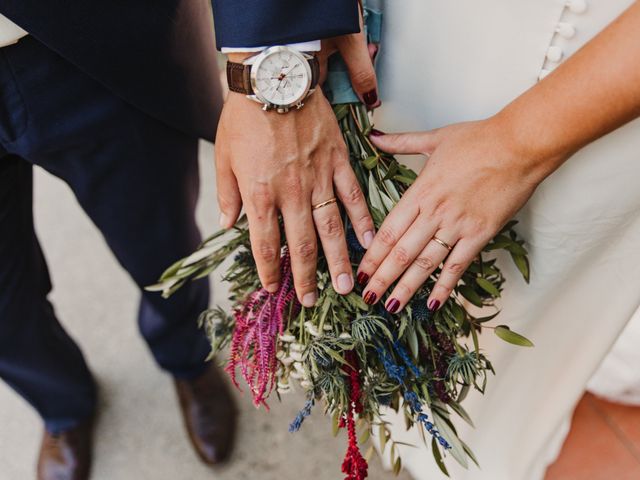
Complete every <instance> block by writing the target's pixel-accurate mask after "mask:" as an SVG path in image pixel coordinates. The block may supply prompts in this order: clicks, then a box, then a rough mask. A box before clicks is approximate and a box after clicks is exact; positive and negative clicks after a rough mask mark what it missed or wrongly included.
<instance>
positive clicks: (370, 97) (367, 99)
mask: <svg viewBox="0 0 640 480" xmlns="http://www.w3.org/2000/svg"><path fill="white" fill-rule="evenodd" d="M362 98H363V99H364V103H366V104H367V105H375V103H376V102H377V101H378V92H377V91H376V90H375V88H374V89H373V90H371V91H370V92H367V93H365V94H364V95H362Z"/></svg>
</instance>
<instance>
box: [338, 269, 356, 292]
mask: <svg viewBox="0 0 640 480" xmlns="http://www.w3.org/2000/svg"><path fill="white" fill-rule="evenodd" d="M337 283H338V290H340V291H339V292H338V293H348V292H349V291H350V290H351V289H352V288H353V277H352V276H351V275H349V274H348V273H341V274H340V275H338V282H337Z"/></svg>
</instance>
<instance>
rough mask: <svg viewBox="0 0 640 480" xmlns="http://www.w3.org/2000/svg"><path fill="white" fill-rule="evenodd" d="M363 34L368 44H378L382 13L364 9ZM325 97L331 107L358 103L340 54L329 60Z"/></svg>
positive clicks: (358, 100) (367, 8)
mask: <svg viewBox="0 0 640 480" xmlns="http://www.w3.org/2000/svg"><path fill="white" fill-rule="evenodd" d="M364 25H365V33H366V35H367V40H368V42H369V43H380V34H381V31H382V12H380V11H379V10H375V9H372V8H369V7H365V9H364ZM324 91H325V95H326V96H327V98H328V99H329V101H330V102H331V103H332V104H333V105H337V104H340V103H358V102H360V99H359V98H358V96H357V95H356V93H355V92H354V91H353V88H351V80H350V79H349V72H348V71H347V66H346V65H345V63H344V60H342V57H341V56H340V54H338V53H336V54H335V55H333V56H332V57H331V58H330V59H329V65H328V73H327V79H326V81H325V84H324Z"/></svg>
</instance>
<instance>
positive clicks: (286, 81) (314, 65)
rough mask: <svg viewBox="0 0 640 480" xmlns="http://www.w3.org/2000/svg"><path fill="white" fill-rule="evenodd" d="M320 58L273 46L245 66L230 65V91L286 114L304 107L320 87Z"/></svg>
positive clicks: (289, 48)
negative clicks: (307, 99)
mask: <svg viewBox="0 0 640 480" xmlns="http://www.w3.org/2000/svg"><path fill="white" fill-rule="evenodd" d="M319 74H320V67H319V63H318V59H317V58H316V57H315V56H313V55H310V54H308V53H305V52H300V51H298V50H296V49H294V48H291V47H287V46H277V47H269V48H267V49H265V50H263V51H262V52H260V53H259V54H257V55H254V56H252V57H249V58H247V59H246V60H245V61H244V62H242V63H234V62H227V82H228V84H229V90H231V91H232V92H237V93H242V94H244V95H246V96H247V97H248V98H250V99H252V100H254V101H256V102H258V103H261V104H262V105H263V107H262V109H263V110H265V111H267V110H276V111H277V112H278V113H286V112H288V111H289V110H290V109H291V108H293V107H296V108H298V109H299V108H302V106H303V105H304V103H303V101H304V99H305V98H307V97H308V96H309V95H311V94H312V93H313V92H314V90H315V88H316V86H317V85H318V77H319V76H320V75H319Z"/></svg>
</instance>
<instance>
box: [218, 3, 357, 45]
mask: <svg viewBox="0 0 640 480" xmlns="http://www.w3.org/2000/svg"><path fill="white" fill-rule="evenodd" d="M212 4H213V15H214V22H215V27H216V43H217V46H218V48H222V47H257V46H261V45H281V44H287V43H297V42H306V41H308V40H317V39H319V38H326V37H333V36H336V35H343V34H346V33H355V32H358V31H359V30H360V27H359V22H358V2H357V0H212Z"/></svg>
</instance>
